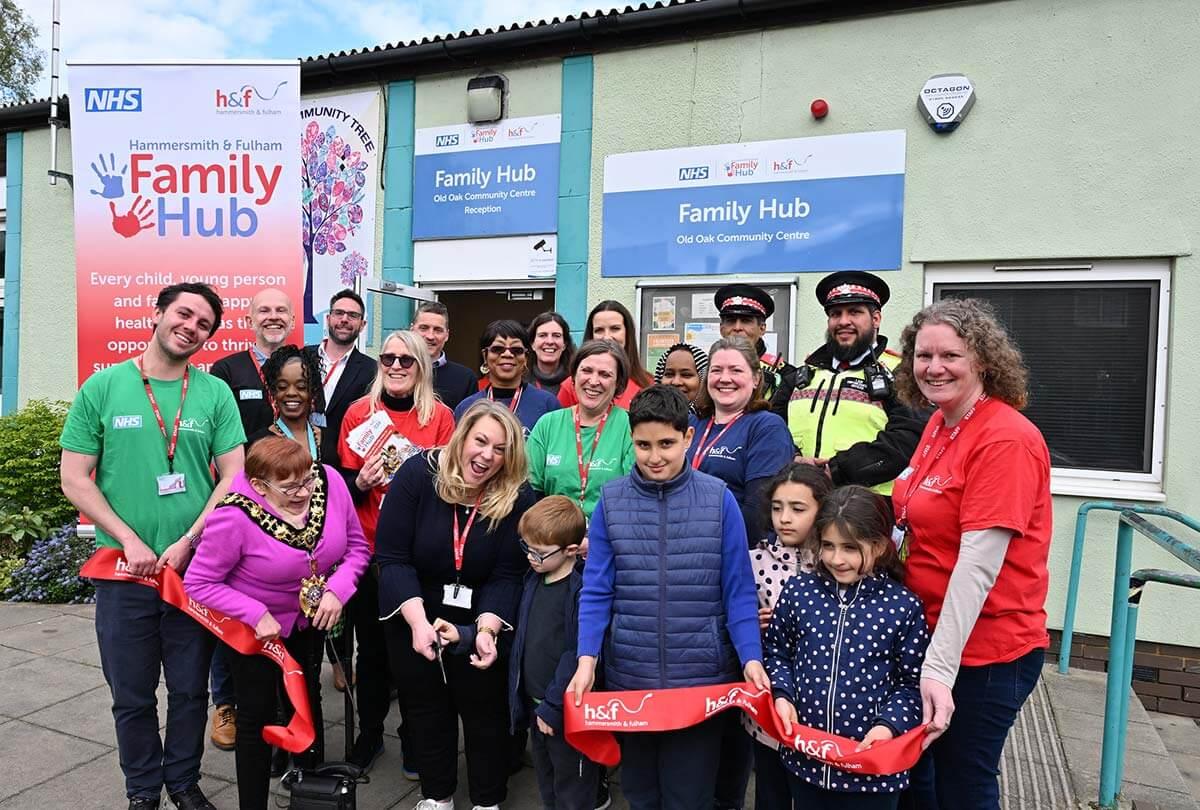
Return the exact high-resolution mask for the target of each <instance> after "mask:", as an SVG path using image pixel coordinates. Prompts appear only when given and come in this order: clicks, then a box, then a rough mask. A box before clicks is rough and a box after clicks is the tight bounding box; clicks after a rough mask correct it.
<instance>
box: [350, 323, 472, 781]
mask: <svg viewBox="0 0 1200 810" xmlns="http://www.w3.org/2000/svg"><path fill="white" fill-rule="evenodd" d="M384 415H386V417H387V418H386V419H383V416H384ZM368 422H372V424H373V426H374V427H379V428H381V430H378V431H377V432H376V431H372V432H375V433H377V435H376V436H375V438H374V439H373V440H370V441H368V440H365V439H364V438H363V435H362V433H361V432H360V433H356V434H355V436H354V440H353V441H352V440H351V436H350V434H351V433H352V432H353V431H354V430H355V428H358V427H359V426H361V425H365V424H366V423H368ZM453 432H454V414H452V413H451V412H450V409H449V408H447V407H446V406H445V405H443V404H442V403H441V402H439V401H438V399H437V395H436V394H435V393H434V391H433V370H432V369H431V367H430V360H429V352H428V351H426V349H425V343H424V341H422V340H421V339H420V338H419V337H417V335H416V334H414V333H413V332H408V331H399V332H392V333H391V334H390V335H388V336H387V338H386V339H385V340H384V341H383V348H382V351H381V352H380V353H379V363H378V369H377V370H376V373H375V381H374V382H373V383H372V384H371V388H370V390H369V391H368V392H367V395H366V396H365V397H363V398H362V399H360V400H357V401H356V402H354V403H352V404H351V405H350V407H349V408H347V409H346V416H345V417H344V418H343V419H342V429H341V433H340V435H339V436H338V462H339V466H340V467H341V468H342V471H343V474H344V475H345V477H346V483H347V484H348V485H349V486H350V493H351V495H353V496H354V505H355V510H356V511H357V512H358V519H359V520H360V521H361V522H362V527H363V534H365V535H366V538H367V543H368V544H369V545H370V547H371V550H372V552H374V549H375V526H376V524H377V523H378V522H379V508H380V506H381V505H382V504H383V500H384V495H386V494H387V491H388V486H389V482H390V481H391V480H392V476H393V475H394V474H395V472H396V470H398V469H399V468H400V465H401V464H403V463H404V462H405V460H407V459H409V458H411V457H413V456H416V455H419V454H420V453H422V452H424V451H425V450H428V449H430V448H433V447H441V446H443V445H444V444H446V442H448V441H450V436H451V434H452V433H453ZM346 613H347V616H348V618H349V620H350V623H351V624H352V625H353V627H354V630H355V632H356V633H357V635H358V661H357V663H356V666H355V671H356V672H357V673H358V690H357V691H358V719H359V735H358V738H357V739H356V740H355V743H354V748H353V750H352V751H351V754H350V759H351V761H352V762H354V763H355V764H356V765H359V766H360V767H363V768H366V769H369V768H370V767H371V765H372V764H374V762H375V760H376V758H378V756H379V755H380V754H381V753H382V752H383V724H384V721H385V720H386V719H387V714H388V706H389V703H390V685H389V683H388V676H387V658H388V656H387V648H386V642H385V640H384V635H383V628H382V626H381V625H380V623H379V599H378V580H377V579H376V576H375V574H374V573H373V569H372V568H368V569H367V573H366V574H364V575H363V578H362V581H361V582H360V583H359V586H358V594H357V595H356V596H355V597H354V599H353V600H351V603H350V605H349V606H348V607H347V611H346ZM347 677H348V678H349V677H350V674H349V673H347ZM401 705H403V704H401ZM404 729H405V730H404V731H402V733H401V735H400V746H401V748H402V750H403V754H404V756H405V759H406V760H411V755H412V744H411V739H410V736H409V734H408V733H407V726H405V727H404ZM407 769H408V767H407V766H406V770H407Z"/></svg>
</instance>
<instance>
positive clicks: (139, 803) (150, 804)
mask: <svg viewBox="0 0 1200 810" xmlns="http://www.w3.org/2000/svg"><path fill="white" fill-rule="evenodd" d="M129 810H158V798H157V797H155V798H153V799H147V798H145V797H134V798H132V799H130V800H129Z"/></svg>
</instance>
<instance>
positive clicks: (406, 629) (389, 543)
mask: <svg viewBox="0 0 1200 810" xmlns="http://www.w3.org/2000/svg"><path fill="white" fill-rule="evenodd" d="M521 434H522V430H521V424H520V423H519V422H518V421H517V419H516V417H515V416H513V415H512V413H511V412H510V411H509V410H508V408H506V407H504V406H503V405H501V404H499V403H496V402H491V401H488V400H481V401H479V402H476V403H475V404H474V405H472V406H471V407H470V408H469V409H468V410H467V412H466V413H465V414H463V417H462V420H461V421H460V422H459V425H458V427H457V428H456V429H455V431H454V436H453V437H452V438H451V439H450V443H449V444H448V445H447V446H446V447H445V448H444V449H442V450H434V451H431V452H429V453H427V454H425V455H424V456H422V457H414V458H411V459H409V460H408V461H406V462H405V463H404V465H403V466H402V467H401V468H400V471H399V472H397V473H396V477H395V479H394V480H393V481H392V487H391V490H390V491H389V492H388V496H387V499H386V500H385V501H384V504H383V513H382V514H381V515H380V518H379V533H378V545H377V550H376V556H377V559H378V561H379V609H380V615H381V616H383V617H384V619H385V624H384V631H385V633H386V636H387V646H388V651H389V653H390V661H391V671H392V674H393V676H394V677H395V680H396V681H397V682H398V683H402V684H404V689H403V690H402V695H401V699H402V700H403V701H404V703H403V707H404V718H405V722H406V723H407V724H408V725H409V726H410V733H411V734H412V735H413V739H415V740H419V741H420V745H419V747H417V749H416V759H415V761H413V762H411V763H409V765H410V767H413V768H414V770H416V771H417V772H418V773H420V775H421V793H422V795H423V797H424V798H423V799H422V800H421V802H419V803H418V804H417V807H418V808H421V810H438V808H443V807H450V806H451V804H452V797H453V796H454V791H455V789H456V787H457V764H456V763H457V760H458V750H459V749H458V724H459V720H460V719H461V721H462V727H463V734H464V736H465V737H466V751H467V772H468V774H469V775H470V798H471V803H472V804H474V805H476V806H478V807H493V806H497V805H499V804H500V803H501V802H503V801H504V798H505V795H506V793H507V783H508V764H509V762H508V758H509V745H508V687H507V684H508V679H507V675H506V672H505V667H503V666H495V663H496V660H497V646H496V641H497V637H498V636H499V634H500V633H501V632H502V631H504V630H506V629H508V628H509V627H510V623H511V622H513V621H514V620H515V617H516V613H517V608H518V605H519V602H520V598H521V586H522V577H523V575H524V573H525V571H526V570H527V569H528V565H527V563H526V561H525V556H524V554H523V553H522V552H521V548H520V544H519V543H518V542H517V523H518V522H519V521H520V519H521V515H523V514H524V513H525V510H526V509H528V508H529V507H530V506H531V505H532V504H533V500H534V499H533V494H532V492H531V491H530V489H529V488H528V486H526V483H525V479H526V476H527V472H528V470H527V464H526V460H525V441H524V439H523V438H522V436H521ZM397 614H399V615H397ZM437 619H445V620H447V621H449V622H450V623H452V624H474V625H475V626H476V627H477V628H478V633H477V635H476V641H475V650H474V653H473V654H472V655H471V656H470V657H469V658H464V657H460V656H455V655H447V656H445V657H443V656H442V653H441V651H442V646H443V645H442V641H441V638H440V637H439V636H438V634H437V633H436V632H435V631H434V629H433V623H434V621H435V620H437Z"/></svg>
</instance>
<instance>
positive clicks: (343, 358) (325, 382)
mask: <svg viewBox="0 0 1200 810" xmlns="http://www.w3.org/2000/svg"><path fill="white" fill-rule="evenodd" d="M349 357H350V352H346V353H345V354H343V355H342V356H341V357H340V358H338V359H337V360H334V361H333V364H332V365H330V366H329V371H328V372H326V374H325V379H324V380H322V381H321V387H322V388H324V387H325V386H327V385H329V381H330V380H331V379H333V373H334V372H335V371H337V370H338V366H340V365H341V364H342V363H344V362H346V360H347V359H348V358H349ZM321 359H322V360H325V361H328V360H329V355H327V354H325V349H324V347H322V348H321ZM263 383H264V384H265V383H266V381H265V380H264V381H263Z"/></svg>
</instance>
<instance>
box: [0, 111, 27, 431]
mask: <svg viewBox="0 0 1200 810" xmlns="http://www.w3.org/2000/svg"><path fill="white" fill-rule="evenodd" d="M4 139H5V167H4V182H5V190H4V191H5V204H6V206H7V211H6V212H5V225H4V228H5V234H4V316H5V317H4V375H3V380H2V382H0V392H3V394H4V413H12V412H13V411H15V410H16V409H17V408H18V407H19V405H20V401H21V400H20V391H19V385H18V382H19V379H18V377H19V375H18V368H19V366H20V362H19V360H20V351H21V189H22V186H23V185H24V174H25V166H24V160H25V157H24V140H25V135H24V133H22V132H9V133H7V134H6V135H5V136H4Z"/></svg>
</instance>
